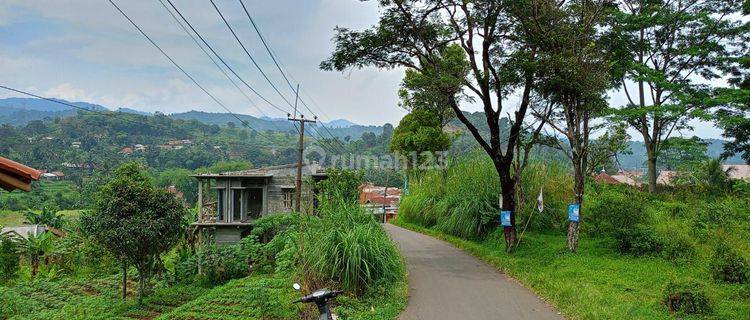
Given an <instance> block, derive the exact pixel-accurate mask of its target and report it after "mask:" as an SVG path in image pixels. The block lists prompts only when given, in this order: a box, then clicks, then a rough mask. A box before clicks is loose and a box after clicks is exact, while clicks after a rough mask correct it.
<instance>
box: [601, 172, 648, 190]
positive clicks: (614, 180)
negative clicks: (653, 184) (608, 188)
mask: <svg viewBox="0 0 750 320" xmlns="http://www.w3.org/2000/svg"><path fill="white" fill-rule="evenodd" d="M594 181H597V182H600V183H606V184H625V185H629V186H631V187H636V188H638V187H640V186H641V185H642V183H640V182H638V181H637V180H635V179H634V178H633V177H632V176H631V175H629V174H627V173H625V172H623V171H620V172H619V173H618V174H615V175H609V174H607V173H606V172H605V171H604V170H602V172H600V173H599V174H597V175H596V176H594Z"/></svg>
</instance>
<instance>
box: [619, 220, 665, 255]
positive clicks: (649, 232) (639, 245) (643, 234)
mask: <svg viewBox="0 0 750 320" xmlns="http://www.w3.org/2000/svg"><path fill="white" fill-rule="evenodd" d="M615 240H616V241H617V250H618V251H619V252H620V253H622V254H632V255H636V256H642V255H648V254H654V253H660V252H662V250H663V249H664V240H663V239H662V238H661V237H660V236H658V235H657V234H656V232H655V231H654V230H653V229H650V228H647V227H645V226H640V225H635V226H632V227H630V228H624V229H620V230H618V231H617V232H616V233H615Z"/></svg>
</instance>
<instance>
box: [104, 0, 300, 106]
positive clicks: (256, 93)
mask: <svg viewBox="0 0 750 320" xmlns="http://www.w3.org/2000/svg"><path fill="white" fill-rule="evenodd" d="M110 1H111V0H110ZM167 2H168V3H169V5H170V6H171V7H172V9H174V11H175V12H177V14H178V15H179V16H180V18H182V20H183V21H185V23H186V24H187V25H188V27H190V30H192V31H193V32H194V33H195V35H196V36H198V39H200V40H201V42H203V44H204V45H206V47H207V48H208V49H209V50H210V51H211V52H212V53H213V54H214V55H215V56H216V58H218V59H219V61H221V63H222V64H223V65H224V66H225V67H227V69H229V71H230V72H231V73H232V74H234V76H235V77H237V79H239V80H240V81H241V82H242V83H243V84H244V85H245V86H246V87H247V88H248V89H250V91H252V92H253V93H255V95H257V96H258V97H260V98H261V99H262V100H263V101H265V102H266V103H268V105H270V106H271V107H273V108H275V109H276V110H279V111H281V112H283V113H289V111H287V110H284V109H281V108H279V107H278V106H277V105H275V104H274V103H273V102H271V101H269V100H268V99H266V97H264V96H263V95H262V94H260V93H259V92H258V91H256V90H255V88H253V87H252V86H251V85H250V84H248V83H247V81H245V79H243V78H242V77H241V76H240V75H239V74H237V72H236V71H234V68H232V67H231V66H230V65H229V64H228V63H227V62H226V61H225V60H224V58H222V57H221V55H219V53H218V52H216V50H214V48H213V47H212V46H211V45H210V44H209V43H208V41H206V39H205V38H203V36H202V35H201V34H200V32H198V30H196V29H195V27H193V25H192V24H191V23H190V21H189V20H188V19H187V18H185V16H184V15H183V14H182V12H180V10H179V9H177V7H176V6H175V5H174V3H172V1H171V0H167Z"/></svg>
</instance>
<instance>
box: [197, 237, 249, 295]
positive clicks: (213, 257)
mask: <svg viewBox="0 0 750 320" xmlns="http://www.w3.org/2000/svg"><path fill="white" fill-rule="evenodd" d="M196 259H197V268H198V270H200V271H201V273H200V274H199V275H198V281H199V282H202V283H204V284H208V285H217V284H223V283H226V282H227V281H229V280H231V279H237V278H242V277H245V276H247V275H248V274H249V268H248V264H247V255H245V254H244V253H243V252H242V250H241V248H240V246H239V245H229V246H226V245H225V246H216V245H207V246H204V247H202V248H200V249H199V250H198V252H197V254H196Z"/></svg>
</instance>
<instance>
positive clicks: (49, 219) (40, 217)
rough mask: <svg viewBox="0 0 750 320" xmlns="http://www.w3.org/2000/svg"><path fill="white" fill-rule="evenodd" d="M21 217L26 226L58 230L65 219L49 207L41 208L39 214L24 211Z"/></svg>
mask: <svg viewBox="0 0 750 320" xmlns="http://www.w3.org/2000/svg"><path fill="white" fill-rule="evenodd" d="M23 216H24V218H25V219H26V221H25V223H27V224H40V225H46V226H48V227H52V228H57V229H60V228H62V227H63V224H64V223H65V217H64V216H63V215H62V214H61V213H58V212H57V210H55V209H53V208H51V207H49V206H47V207H44V208H42V211H41V212H39V213H36V212H34V211H26V212H24V214H23Z"/></svg>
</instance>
